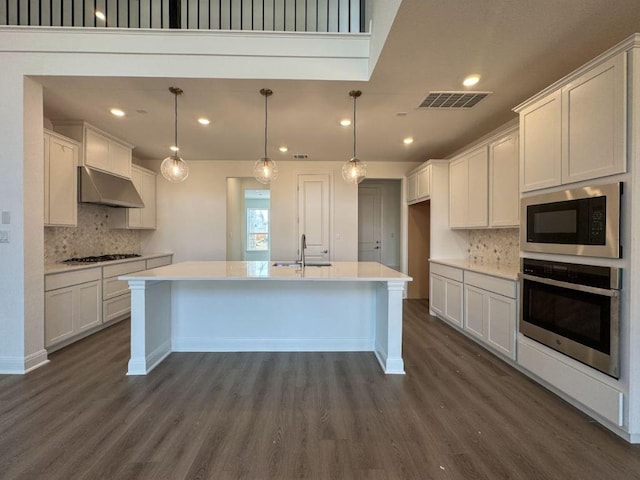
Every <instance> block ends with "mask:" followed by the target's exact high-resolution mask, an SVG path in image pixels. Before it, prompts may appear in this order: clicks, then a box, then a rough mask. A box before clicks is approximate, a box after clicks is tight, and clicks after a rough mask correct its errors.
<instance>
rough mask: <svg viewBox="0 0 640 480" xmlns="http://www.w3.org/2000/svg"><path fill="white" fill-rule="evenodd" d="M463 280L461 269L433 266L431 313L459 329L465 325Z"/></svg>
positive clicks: (430, 288) (430, 293) (430, 287)
mask: <svg viewBox="0 0 640 480" xmlns="http://www.w3.org/2000/svg"><path fill="white" fill-rule="evenodd" d="M462 278H463V272H462V270H461V269H457V268H452V267H448V266H446V265H440V264H431V278H430V282H429V290H430V292H429V302H430V308H431V311H432V313H434V314H436V315H439V316H440V317H441V318H444V319H445V320H448V321H450V322H451V323H453V324H454V325H456V326H458V327H462V325H463V302H462V300H463V287H462V285H463V284H462Z"/></svg>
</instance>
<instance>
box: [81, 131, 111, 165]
mask: <svg viewBox="0 0 640 480" xmlns="http://www.w3.org/2000/svg"><path fill="white" fill-rule="evenodd" d="M109 143H110V142H109V139H108V138H106V137H103V136H102V135H100V134H99V133H97V132H94V131H93V130H90V129H86V130H85V145H84V163H85V165H89V166H90V167H94V168H97V169H99V170H104V171H105V172H109V171H111V169H110V167H111V162H110V160H109Z"/></svg>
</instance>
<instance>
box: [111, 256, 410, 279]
mask: <svg viewBox="0 0 640 480" xmlns="http://www.w3.org/2000/svg"><path fill="white" fill-rule="evenodd" d="M274 263H275V262H274V261H269V262H213V261H200V262H182V263H174V264H172V265H167V266H164V267H158V268H154V269H152V270H145V271H143V272H136V273H132V274H130V275H123V276H121V277H118V279H120V280H302V281H304V280H313V281H343V282H347V281H356V282H358V281H360V282H364V281H385V282H386V281H393V280H395V281H401V282H409V281H411V280H412V278H411V277H409V276H407V275H405V274H403V273H401V272H398V271H396V270H393V269H391V268H389V267H386V266H384V265H382V264H380V263H376V262H331V263H332V265H331V266H330V267H313V266H307V267H305V268H304V270H303V269H301V268H298V267H274V266H273V264H274Z"/></svg>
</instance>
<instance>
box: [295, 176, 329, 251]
mask: <svg viewBox="0 0 640 480" xmlns="http://www.w3.org/2000/svg"><path fill="white" fill-rule="evenodd" d="M330 199H331V197H330V176H329V175H328V174H313V175H298V241H299V240H300V237H301V236H302V234H303V233H304V234H305V235H306V237H307V248H306V250H305V258H306V259H307V260H309V261H329V259H330V258H331V255H330V248H329V242H330V239H331V236H330V229H329V218H330V216H329V209H330V207H331V201H330ZM298 248H299V247H298ZM298 255H300V252H298Z"/></svg>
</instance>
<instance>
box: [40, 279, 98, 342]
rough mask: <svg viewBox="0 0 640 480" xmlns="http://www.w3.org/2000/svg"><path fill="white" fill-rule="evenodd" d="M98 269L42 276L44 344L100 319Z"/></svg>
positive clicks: (89, 326) (76, 334)
mask: <svg viewBox="0 0 640 480" xmlns="http://www.w3.org/2000/svg"><path fill="white" fill-rule="evenodd" d="M100 270H101V269H100V268H91V269H86V270H82V271H76V272H65V273H58V274H55V275H50V276H47V278H45V307H44V310H45V347H51V346H53V345H56V344H58V343H61V342H63V341H65V340H68V339H70V338H72V337H75V336H78V335H80V334H82V333H83V332H85V331H86V330H89V329H91V328H93V327H96V326H98V325H100V323H101V322H102V283H101V271H100Z"/></svg>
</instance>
